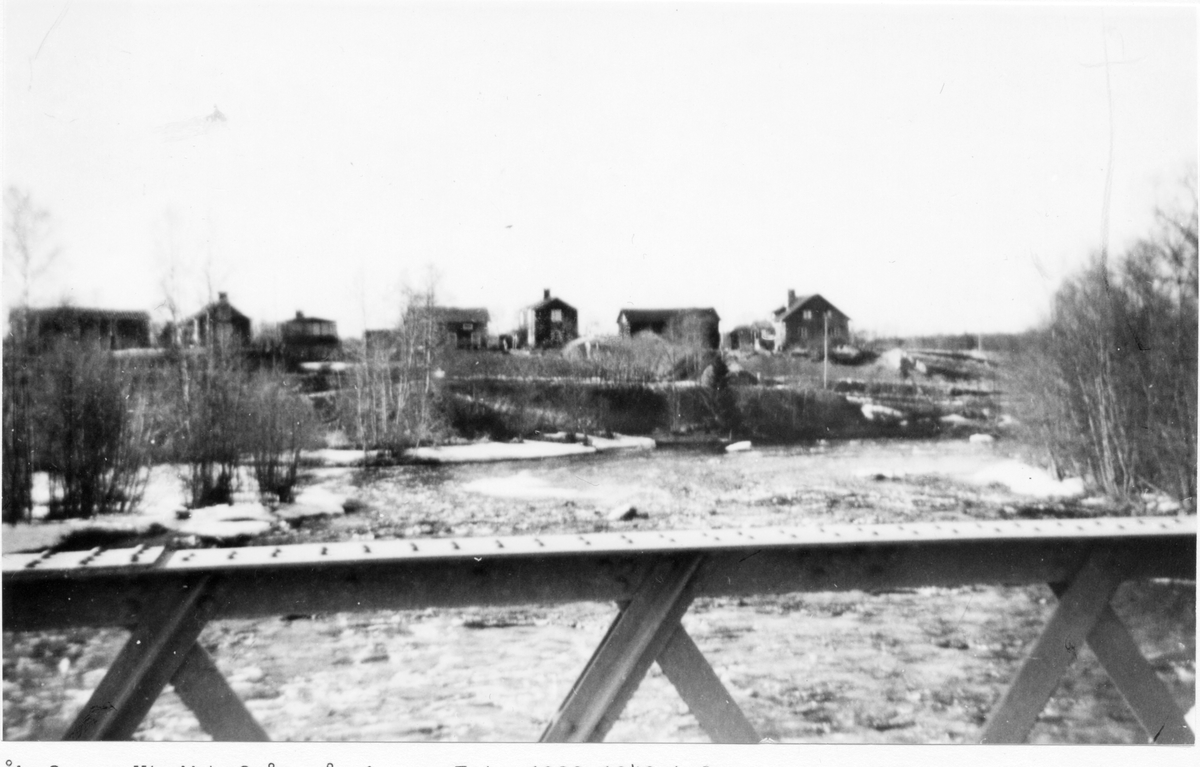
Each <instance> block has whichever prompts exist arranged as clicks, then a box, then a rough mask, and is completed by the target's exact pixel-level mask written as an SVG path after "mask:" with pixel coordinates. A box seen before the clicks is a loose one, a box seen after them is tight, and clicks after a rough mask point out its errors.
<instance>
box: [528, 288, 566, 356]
mask: <svg viewBox="0 0 1200 767" xmlns="http://www.w3.org/2000/svg"><path fill="white" fill-rule="evenodd" d="M517 337H518V343H519V344H520V345H522V346H526V347H529V348H533V349H548V348H554V349H557V348H561V347H562V346H563V345H565V344H567V343H570V342H571V341H574V340H575V339H576V338H578V337H579V312H578V311H576V310H575V307H573V306H571V305H570V304H568V303H567V302H566V301H564V300H562V299H561V298H555V297H553V296H551V295H550V290H549V288H547V289H546V290H544V291H543V292H542V300H541V301H538V302H537V303H536V304H532V305H531V306H527V307H525V308H524V309H523V310H521V323H520V328H519V329H518V331H517Z"/></svg>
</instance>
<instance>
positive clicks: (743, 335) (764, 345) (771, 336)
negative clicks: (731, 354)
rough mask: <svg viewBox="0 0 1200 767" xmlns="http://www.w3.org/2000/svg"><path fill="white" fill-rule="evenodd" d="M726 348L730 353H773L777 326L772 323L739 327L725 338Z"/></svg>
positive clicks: (757, 323)
mask: <svg viewBox="0 0 1200 767" xmlns="http://www.w3.org/2000/svg"><path fill="white" fill-rule="evenodd" d="M723 341H724V347H725V348H726V349H729V350H730V351H742V352H750V351H756V352H760V351H768V352H769V351H771V350H773V349H774V348H775V326H774V325H773V324H771V323H770V322H752V323H750V324H749V325H738V326H737V327H736V328H734V329H733V330H731V331H729V333H728V334H727V335H726V336H725V337H724V339H723Z"/></svg>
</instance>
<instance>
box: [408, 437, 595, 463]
mask: <svg viewBox="0 0 1200 767" xmlns="http://www.w3.org/2000/svg"><path fill="white" fill-rule="evenodd" d="M595 452H596V448H594V447H588V446H586V445H580V444H578V443H574V444H572V443H566V442H541V441H538V440H525V441H524V442H475V443H472V444H470V445H447V446H444V447H417V448H412V449H410V450H406V451H404V455H405V457H406V458H411V459H414V460H418V461H430V462H432V463H483V462H490V461H527V460H532V459H537V458H560V457H562V456H568V455H588V454H590V453H595Z"/></svg>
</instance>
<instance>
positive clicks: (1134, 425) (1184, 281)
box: [1025, 196, 1197, 499]
mask: <svg viewBox="0 0 1200 767" xmlns="http://www.w3.org/2000/svg"><path fill="white" fill-rule="evenodd" d="M1196 220H1197V219H1196V209H1195V207H1194V196H1193V207H1192V208H1191V211H1190V213H1189V214H1186V215H1177V216H1167V215H1160V217H1159V227H1158V231H1157V232H1156V233H1155V234H1154V235H1153V236H1151V237H1149V238H1147V239H1145V240H1143V241H1141V242H1139V243H1137V244H1136V245H1135V246H1134V247H1133V248H1131V249H1130V250H1129V251H1128V252H1126V253H1125V254H1124V255H1123V256H1122V257H1121V258H1120V259H1119V260H1118V261H1117V263H1116V264H1114V265H1109V264H1108V263H1106V260H1105V259H1103V258H1095V259H1093V260H1092V261H1091V262H1090V263H1089V264H1088V265H1087V266H1086V267H1085V268H1084V269H1083V270H1082V271H1081V272H1080V273H1079V274H1077V275H1076V276H1075V277H1074V278H1072V279H1070V280H1068V281H1067V282H1066V283H1065V284H1064V285H1063V286H1062V288H1061V289H1060V290H1059V291H1058V293H1057V295H1056V296H1055V299H1054V309H1053V316H1052V318H1051V321H1050V323H1049V327H1048V328H1047V329H1046V330H1045V332H1044V333H1043V334H1042V339H1041V345H1040V350H1039V354H1038V355H1037V357H1036V361H1035V363H1034V364H1033V365H1032V366H1031V368H1032V371H1033V380H1032V382H1031V383H1029V384H1028V385H1027V386H1026V393H1027V396H1026V398H1025V406H1026V407H1025V409H1026V413H1025V415H1026V418H1027V419H1028V420H1029V421H1031V422H1032V426H1033V428H1034V429H1035V430H1036V431H1037V433H1038V436H1039V438H1040V441H1041V442H1042V444H1044V445H1045V446H1046V447H1047V448H1048V450H1049V452H1050V455H1051V457H1052V459H1053V461H1054V462H1055V464H1056V465H1057V467H1058V468H1059V470H1060V472H1063V473H1068V472H1069V473H1076V474H1079V475H1082V476H1085V477H1087V478H1088V479H1090V480H1091V481H1092V482H1093V483H1094V484H1095V485H1096V486H1097V487H1099V488H1100V489H1102V490H1104V491H1105V492H1108V493H1110V494H1112V495H1116V496H1128V495H1131V494H1133V493H1137V492H1144V491H1160V492H1165V493H1168V494H1170V495H1172V496H1174V497H1176V498H1178V499H1194V497H1195V492H1196V422H1197V421H1196V415H1197V414H1196V385H1197V380H1196V349H1197V245H1196V243H1197V223H1196Z"/></svg>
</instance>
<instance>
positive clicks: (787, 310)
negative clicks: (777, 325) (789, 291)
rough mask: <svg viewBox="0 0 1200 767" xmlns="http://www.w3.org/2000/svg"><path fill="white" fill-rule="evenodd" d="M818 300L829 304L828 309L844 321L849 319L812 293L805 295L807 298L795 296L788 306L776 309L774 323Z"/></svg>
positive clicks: (822, 298) (818, 295) (821, 297)
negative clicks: (843, 318)
mask: <svg viewBox="0 0 1200 767" xmlns="http://www.w3.org/2000/svg"><path fill="white" fill-rule="evenodd" d="M818 298H819V299H821V300H822V301H824V302H825V303H827V304H829V308H831V309H833V310H834V311H835V312H837V313H838V314H840V315H842V316H843V317H845V318H846V319H850V317H849V315H847V314H846V313H845V312H843V311H842V310H841V309H839V308H837V307H836V306H834V305H833V304H832V303H830V301H829V300H828V299H826V298H825V297H824V296H822V295H821V294H820V293H813V294H811V295H807V296H796V300H795V301H792V303H791V305H790V306H781V307H779V308H778V309H776V310H775V312H774V315H775V321H776V322H780V321H782V320H785V319H787V318H788V317H790V316H792V315H793V314H795V313H796V312H798V311H800V310H801V309H803V308H804V307H805V306H806V305H807V304H809V303H811V302H812V301H813V300H815V299H818Z"/></svg>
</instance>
